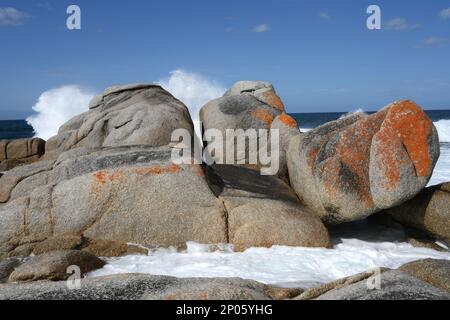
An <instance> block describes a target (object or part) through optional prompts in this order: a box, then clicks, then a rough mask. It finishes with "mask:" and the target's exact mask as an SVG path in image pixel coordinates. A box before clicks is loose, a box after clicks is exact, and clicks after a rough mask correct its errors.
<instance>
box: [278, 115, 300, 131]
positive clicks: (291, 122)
mask: <svg viewBox="0 0 450 320" xmlns="http://www.w3.org/2000/svg"><path fill="white" fill-rule="evenodd" d="M278 119H280V121H281V123H282V124H284V125H285V126H286V127H289V128H298V125H297V121H295V119H294V118H292V117H291V116H289V115H288V114H287V113H282V114H281V115H280V116H279V117H278Z"/></svg>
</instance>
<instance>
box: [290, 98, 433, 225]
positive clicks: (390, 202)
mask: <svg viewBox="0 0 450 320" xmlns="http://www.w3.org/2000/svg"><path fill="white" fill-rule="evenodd" d="M287 158H288V161H287V163H288V169H289V178H290V181H291V185H292V187H293V188H294V189H295V191H296V192H297V194H298V196H299V197H300V199H301V200H302V201H303V202H304V203H305V204H306V205H307V206H308V207H309V208H310V209H311V210H313V211H314V212H315V213H316V214H318V215H319V216H320V217H321V218H322V219H323V220H324V221H325V222H327V223H342V222H349V221H354V220H359V219H362V218H365V217H367V216H369V215H371V214H373V213H375V212H378V211H381V210H383V209H387V208H391V207H393V206H396V205H399V204H401V203H403V202H405V201H407V200H409V199H411V198H413V197H414V196H415V195H417V194H418V193H419V192H420V191H421V190H422V189H423V188H424V187H425V186H426V185H427V183H428V181H429V179H430V177H431V175H432V173H433V169H434V166H435V165H436V162H437V160H438V158H439V139H438V135H437V131H436V128H435V127H434V125H433V123H432V122H431V120H430V119H429V118H428V117H427V115H426V114H425V113H424V112H423V111H422V109H420V107H419V106H417V105H416V104H415V103H413V102H411V101H399V102H395V103H393V104H391V105H389V106H387V107H385V108H383V109H382V110H380V111H379V112H377V113H375V114H373V115H370V116H369V115H366V114H363V113H356V114H352V115H349V116H347V117H345V118H342V119H339V120H336V121H333V122H330V123H327V124H325V125H323V126H321V127H319V128H316V129H314V130H312V131H309V132H308V133H305V134H302V135H298V136H295V137H293V138H292V140H291V143H290V145H289V151H288V153H287Z"/></svg>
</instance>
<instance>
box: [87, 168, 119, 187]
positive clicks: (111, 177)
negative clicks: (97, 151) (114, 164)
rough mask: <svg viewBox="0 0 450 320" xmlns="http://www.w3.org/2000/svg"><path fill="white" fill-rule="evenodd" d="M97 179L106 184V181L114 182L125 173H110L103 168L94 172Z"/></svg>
mask: <svg viewBox="0 0 450 320" xmlns="http://www.w3.org/2000/svg"><path fill="white" fill-rule="evenodd" d="M93 176H94V178H95V180H96V181H97V182H98V183H100V184H105V183H106V182H108V181H109V182H114V181H116V180H117V179H121V178H122V177H123V173H122V172H120V171H117V172H114V173H112V174H109V173H108V171H106V170H101V171H97V172H94V173H93Z"/></svg>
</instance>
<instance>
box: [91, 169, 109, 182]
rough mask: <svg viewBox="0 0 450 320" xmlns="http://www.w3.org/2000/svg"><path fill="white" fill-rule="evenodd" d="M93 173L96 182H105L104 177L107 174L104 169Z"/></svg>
mask: <svg viewBox="0 0 450 320" xmlns="http://www.w3.org/2000/svg"><path fill="white" fill-rule="evenodd" d="M93 175H94V178H95V180H96V181H97V182H98V183H100V184H105V183H106V177H107V176H108V174H107V172H106V171H104V170H102V171H97V172H95V173H94V174H93Z"/></svg>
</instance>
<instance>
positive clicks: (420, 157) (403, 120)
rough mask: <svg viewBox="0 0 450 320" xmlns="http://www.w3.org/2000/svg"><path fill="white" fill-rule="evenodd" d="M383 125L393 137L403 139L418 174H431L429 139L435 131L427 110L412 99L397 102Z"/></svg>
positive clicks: (424, 175) (422, 175) (425, 175)
mask: <svg viewBox="0 0 450 320" xmlns="http://www.w3.org/2000/svg"><path fill="white" fill-rule="evenodd" d="M383 127H384V128H386V130H387V131H388V132H389V133H390V135H391V138H392V139H393V138H395V137H398V138H400V139H401V141H402V142H403V145H404V146H405V148H406V150H407V152H408V154H409V157H410V158H411V160H412V162H413V164H414V167H415V169H416V173H417V175H418V176H421V177H427V176H429V175H430V173H431V172H430V171H431V169H432V159H431V155H430V150H429V146H428V141H429V138H430V136H431V134H432V132H433V124H432V122H431V120H430V119H429V118H428V116H427V115H426V114H425V112H424V111H423V110H422V109H421V108H420V107H419V106H418V105H416V104H415V103H414V102H412V101H408V100H407V101H400V102H397V103H395V104H393V105H392V106H391V107H390V109H389V114H388V116H387V117H386V120H385V122H384V124H383ZM389 127H390V128H391V130H389Z"/></svg>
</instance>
